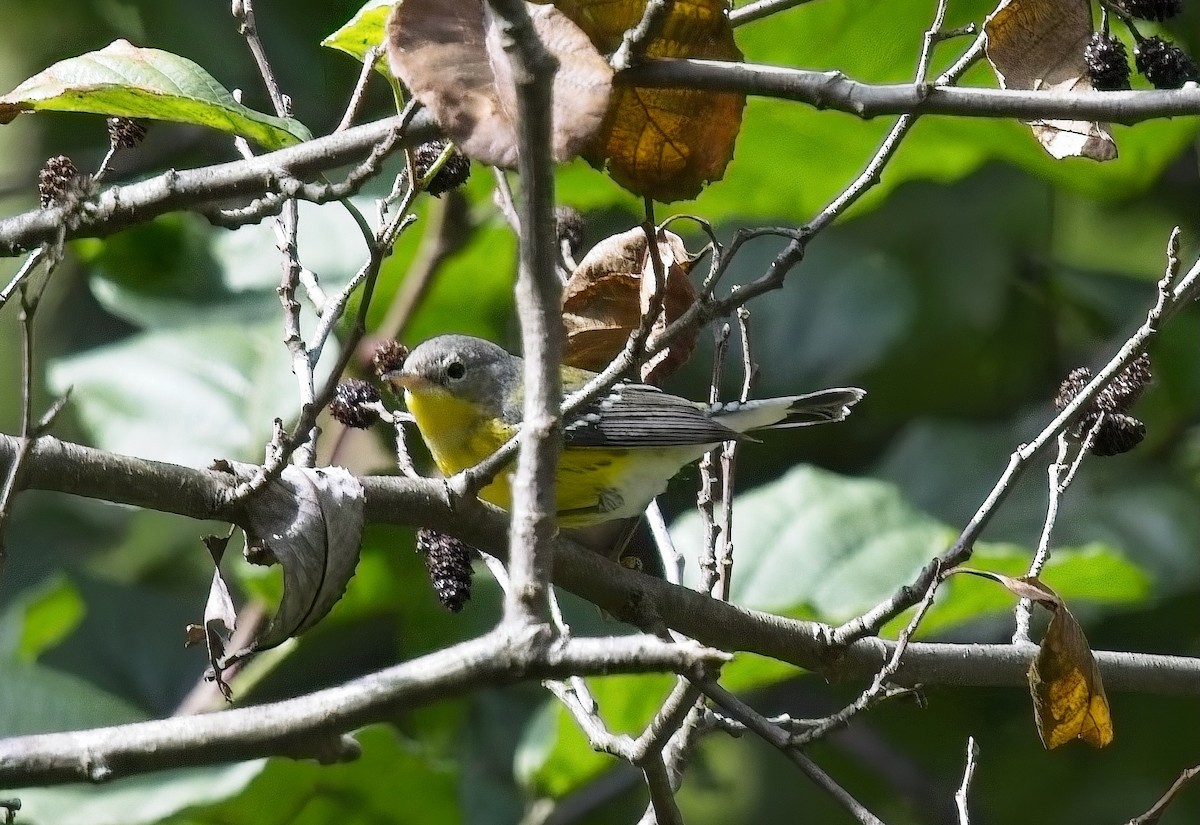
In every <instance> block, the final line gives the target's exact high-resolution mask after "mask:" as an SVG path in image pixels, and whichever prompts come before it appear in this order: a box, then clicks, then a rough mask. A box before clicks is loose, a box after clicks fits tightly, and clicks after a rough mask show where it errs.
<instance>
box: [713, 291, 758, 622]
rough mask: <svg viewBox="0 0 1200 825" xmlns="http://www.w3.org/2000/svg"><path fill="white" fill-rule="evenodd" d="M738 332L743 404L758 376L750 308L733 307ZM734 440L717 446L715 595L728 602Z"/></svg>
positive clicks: (730, 575)
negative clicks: (720, 539) (718, 525)
mask: <svg viewBox="0 0 1200 825" xmlns="http://www.w3.org/2000/svg"><path fill="white" fill-rule="evenodd" d="M737 322H738V333H739V337H740V338H741V341H742V391H741V393H740V394H739V395H738V400H739V401H741V402H742V403H743V404H744V403H746V402H747V401H748V400H749V399H750V388H751V386H753V384H754V378H755V376H757V375H758V365H757V364H755V363H754V358H753V355H752V354H751V349H750V311H749V310H747V309H746V308H745V307H738V309H737ZM737 446H738V442H736V441H726V442H725V443H724V444H723V445H722V446H721V532H722V533H723V534H724V536H725V541H724V542H723V543H722V546H721V547H722V549H721V552H720V554H718V557H717V595H718V598H720V599H721V600H722V601H726V602H727V601H729V588H730V585H731V582H732V580H733V470H734V466H735V460H736V458H737Z"/></svg>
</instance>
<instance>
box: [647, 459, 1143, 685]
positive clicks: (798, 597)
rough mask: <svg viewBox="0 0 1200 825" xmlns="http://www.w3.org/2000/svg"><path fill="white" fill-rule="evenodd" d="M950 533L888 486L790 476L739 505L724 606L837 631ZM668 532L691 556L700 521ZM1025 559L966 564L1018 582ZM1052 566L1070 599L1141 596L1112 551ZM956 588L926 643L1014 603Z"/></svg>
mask: <svg viewBox="0 0 1200 825" xmlns="http://www.w3.org/2000/svg"><path fill="white" fill-rule="evenodd" d="M955 532H956V531H954V530H952V529H951V528H949V527H947V526H946V525H943V524H941V523H940V522H938V521H936V520H935V519H933V518H931V517H930V516H928V515H926V514H924V513H921V512H920V511H918V510H916V509H914V508H913V507H912V506H910V505H909V504H908V503H907V502H906V501H905V500H904V499H903V497H902V496H901V495H900V492H899V490H898V488H896V487H894V486H893V485H891V484H887V483H885V482H881V481H875V480H871V479H851V478H844V477H841V476H837V475H835V474H833V473H829V472H826V471H824V470H819V469H816V468H813V467H803V466H802V467H797V468H795V469H793V470H792V471H791V472H789V473H788V474H787V475H785V476H783V477H782V478H780V479H779V480H778V481H775V482H773V483H771V484H767V485H764V486H762V487H759V488H757V489H755V490H751V491H749V492H746V493H742V494H741V495H739V496H738V498H737V500H736V503H735V507H734V519H733V533H734V547H735V551H734V552H735V555H734V559H735V562H734V567H733V580H732V588H731V594H730V598H731V601H733V602H734V603H735V604H739V605H742V606H744V607H750V608H754V609H757V610H764V611H768V612H772V613H779V614H784V615H789V616H796V617H812V618H816V619H819V620H821V621H827V622H834V623H840V622H844V621H846V620H848V619H850V618H853V617H854V616H857V615H859V614H861V613H862V612H864V611H865V610H867V609H868V608H870V607H872V606H874V605H875V604H877V603H878V602H880V601H881V600H882V599H884V598H886V597H887V596H888V595H890V594H891V593H893V592H895V590H896V589H897V588H898V587H900V586H901V585H903V584H906V583H907V582H910V581H912V579H913V577H914V576H915V575H916V573H917V572H918V571H919V570H920V569H921V567H923V566H924V565H925V564H926V563H927V562H928V561H929V560H930V559H932V558H933V557H934V556H936V555H938V554H939V553H941V552H942V551H944V550H945V549H946V547H948V546H949V544H950V542H951V541H953V539H954V536H955ZM671 533H672V537H673V538H674V540H675V542H676V547H677V548H678V549H680V550H681V552H683V553H684V554H685V555H687V556H689V557H695V556H694V554H696V553H698V552H699V550H700V522H699V516H698V515H694V514H690V513H689V514H688V515H686V516H684V517H683V518H681V519H679V520H678V521H677V522H676V523H675V525H673V527H672V531H671ZM1032 556H1033V551H1032V550H1029V549H1023V548H1019V547H1016V546H1014V545H987V544H980V545H979V546H978V547H977V549H976V556H975V558H974V560H973V561H972V564H973V565H975V566H979V567H986V568H987V569H997V568H998V569H999V570H1000V571H1001V572H1015V573H1016V574H1018V575H1019V574H1021V573H1023V572H1024V570H1025V568H1026V567H1027V566H1028V564H1029V560H1030V559H1031V558H1032ZM1053 558H1054V562H1053V564H1052V565H1051V568H1050V569H1048V570H1047V572H1046V576H1047V580H1048V581H1050V582H1051V584H1052V586H1057V582H1058V581H1060V579H1059V576H1060V575H1061V576H1062V578H1061V581H1062V584H1063V586H1064V589H1065V590H1067V591H1068V592H1064V593H1063V595H1064V596H1065V597H1067V598H1076V599H1093V600H1100V601H1134V600H1137V599H1140V598H1143V597H1144V596H1145V595H1146V593H1147V590H1148V583H1147V580H1146V577H1145V575H1144V574H1142V573H1140V571H1138V570H1137V568H1136V567H1135V566H1134V565H1132V564H1131V563H1130V562H1128V561H1126V560H1124V559H1123V558H1121V556H1120V554H1119V553H1117V552H1116V551H1115V550H1112V549H1110V548H1105V547H1101V546H1090V547H1086V548H1083V549H1081V550H1065V549H1064V550H1056V551H1055V553H1054V557H1053ZM993 565H995V567H993ZM1056 568H1058V569H1056ZM1060 571H1062V572H1060ZM1084 571H1090V572H1087V573H1086V574H1085V572H1084ZM961 589H962V588H960V587H958V586H957V583H956V582H952V583H948V584H947V585H946V590H947V592H946V595H944V596H942V598H941V599H939V601H938V603H937V607H935V608H934V611H933V612H934V613H936V614H938V618H937V619H936V621H935V620H933V619H932V618H931V620H930V621H929V622H928V623H927V624H926V625H925V626H924V632H925V633H926V634H928V633H930V632H933V630H934V629H937V630H944V629H946V628H948V627H952V626H956V625H959V624H961V623H963V622H966V621H969V620H972V619H976V618H979V617H980V616H982V615H986V614H988V613H991V612H994V611H996V610H998V609H999V610H1003V609H1007V608H1008V607H1010V606H1011V603H1012V602H1011V599H1009V600H1007V601H1005V602H1003V603H1001V602H999V601H982V600H980V599H979V597H978V594H974V593H972V595H970V596H969V597H966V596H964V597H963V598H964V599H966V601H964V602H963V603H958V602H957V601H956V593H957V592H958V591H959V590H961ZM731 667H736V663H735V664H734V665H732V666H731Z"/></svg>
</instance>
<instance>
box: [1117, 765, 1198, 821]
mask: <svg viewBox="0 0 1200 825" xmlns="http://www.w3.org/2000/svg"><path fill="white" fill-rule="evenodd" d="M1197 776H1200V765H1196V766H1195V767H1194V768H1186V769H1184V770H1183V772H1182V773H1180V774H1179V776H1178V777H1177V778H1176V779H1175V781H1174V782H1173V783H1171V787H1169V788H1167V792H1166V793H1165V794H1163V795H1162V798H1161V799H1159V800H1158V801H1157V802H1155V803H1154V807H1152V808H1151V809H1150V810H1148V811H1146V813H1144V814H1142V815H1141V816H1135V817H1134V818H1133V819H1131V820H1129V823H1128V825H1155V823H1157V822H1158V821H1159V820H1160V819H1162V815H1163V813H1164V812H1165V811H1166V810H1167V806H1168V805H1170V804H1171V803H1172V802H1173V801H1174V800H1175V797H1176V796H1177V795H1178V794H1179V792H1180V791H1181V790H1183V786H1184V785H1186V784H1187V783H1189V782H1191V781H1192V780H1193V779H1195V778H1196V777H1197Z"/></svg>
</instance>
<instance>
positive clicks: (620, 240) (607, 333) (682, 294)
mask: <svg viewBox="0 0 1200 825" xmlns="http://www.w3.org/2000/svg"><path fill="white" fill-rule="evenodd" d="M656 246H657V254H658V260H659V263H660V264H661V270H662V272H663V274H664V275H665V276H666V281H667V282H666V285H665V287H662V288H661V289H660V288H659V285H658V281H657V275H656V272H655V264H654V261H653V260H651V258H650V255H649V248H650V245H649V244H648V243H647V236H646V230H645V229H643V228H642V227H640V226H639V227H635V228H633V229H630V230H629V231H627V232H622V233H621V234H619V235H613V236H612V237H609V238H606V239H604V240H603V241H601V242H600V243H598V244H596V245H595V246H594V247H592V249H591V250H590V251H589V252H588V254H587V255H586V256H585V257H584V259H583V260H582V261H580V262H579V266H578V267H577V268H576V270H575V273H574V274H573V275H572V276H571V279H570V280H569V281H567V284H566V286H565V287H564V288H563V327H564V329H565V330H566V352H565V353H564V357H563V362H564V363H566V364H569V365H571V366H574V367H581V368H583V369H589V370H602V369H604V368H605V367H606V366H608V362H609V361H611V360H612V359H613V358H614V357H615V356H616V355H617V354H618V353H619V352H621V350H622V349H624V348H625V342H626V341H627V340H628V339H629V336H630V334H631V333H632V332H633V331H634V330H636V329H637V328H638V327H639V326H640V325H641V323H642V318H643V317H645V316H647V315H649V313H650V312H651V311H652V310H653V309H654V307H653V306H652V304H653V299H654V297H655V295H656V294H657V293H660V292H661V296H662V304H661V307H660V308H659V309H658V311H657V314H656V315H655V318H654V325H653V326H652V327H651V329H650V335H649V339H648V341H647V343H649V344H653V343H654V342H655V340H656V339H657V338H658V336H660V335H661V334H662V332H663V331H664V330H665V329H666V328H667V326H668V325H669V324H671V323H672V322H673V321H675V320H676V319H677V318H678V317H679V316H680V315H682V314H683V313H684V312H686V311H687V310H688V308H689V307H690V306H691V305H692V304H693V303H694V302H695V300H696V291H695V289H694V288H693V287H692V282H691V280H689V278H688V274H689V273H690V272H691V269H692V265H693V263H694V262H693V260H692V258H691V256H690V255H689V254H688V251H687V248H686V247H685V246H684V244H683V240H682V239H681V238H680V237H679V236H678V235H676V234H675V233H673V232H668V231H666V230H662V231H660V232H659V233H658V237H657V244H656ZM696 335H697V332H696V330H694V329H693V330H689V331H688V332H686V333H685V334H682V335H680V336H678V337H677V338H675V339H674V340H673V341H672V342H671V345H670V346H669V347H667V348H666V349H664V350H663V351H662V352H659V353H658V354H657V355H655V356H654V357H653V358H651V359H650V360H649V361H647V362H646V363H645V364H643V365H642V369H641V378H642V380H643V381H646V382H648V383H651V384H655V383H659V382H661V381H662V380H663V379H664V378H666V377H667V376H668V375H670V374H671V373H673V372H675V370H677V369H679V367H680V366H682V365H683V363H684V362H685V361H687V359H688V357H689V356H690V355H691V354H692V351H693V350H694V349H695V347H696Z"/></svg>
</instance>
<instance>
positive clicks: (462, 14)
mask: <svg viewBox="0 0 1200 825" xmlns="http://www.w3.org/2000/svg"><path fill="white" fill-rule="evenodd" d="M526 5H527V7H528V11H529V16H530V18H531V19H532V21H533V25H534V28H535V29H536V30H537V34H538V37H539V38H540V39H541V41H542V43H543V45H545V47H546V49H547V50H549V52H550V53H551V54H553V55H554V57H555V58H557V60H558V64H559V67H558V71H557V72H555V75H554V88H553V111H552V114H551V130H552V133H551V150H552V153H553V156H554V159H555V160H556V161H563V160H569V159H570V158H573V157H575V156H576V155H578V154H579V153H580V151H581V150H582V149H583V147H584V146H585V145H586V144H587V142H588V141H589V140H590V139H591V138H592V136H593V135H594V134H595V133H596V130H597V129H598V128H599V127H600V124H601V122H602V120H603V118H604V114H605V111H606V110H607V107H608V99H609V95H610V92H611V89H612V69H611V68H610V67H609V65H608V62H607V61H606V60H605V59H604V57H603V56H601V54H600V53H599V52H598V51H596V48H595V46H593V45H592V43H591V41H590V40H588V37H587V35H585V34H584V33H583V32H582V31H581V30H580V29H579V27H578V26H576V25H575V24H574V23H572V22H571V21H570V20H569V19H568V18H567V17H566V16H565V15H563V14H562V13H561V12H560V11H559V10H558V9H556V8H554V7H553V6H534V5H531V4H526ZM387 52H388V62H389V65H390V66H391V69H392V72H393V74H395V75H396V77H398V78H400V79H401V80H402V81H403V82H404V84H405V85H406V86H407V87H408V88H409V89H410V90H411V91H412V93H413V95H415V96H416V98H417V99H418V100H420V101H421V103H422V104H424V105H425V106H426V107H427V108H428V109H429V110H430V111H431V112H432V113H433V116H434V118H435V119H436V120H437V122H438V125H439V126H441V128H442V130H443V131H444V132H445V133H446V136H447V137H449V138H450V139H451V140H452V141H454V143H455V144H456V145H457V146H458V148H459V149H460V150H462V152H463V154H465V155H467V156H468V157H472V158H475V159H476V160H478V161H481V162H483V163H487V164H491V165H494V166H502V167H506V168H513V167H515V166H516V164H517V136H516V134H517V133H516V127H515V122H516V118H517V103H516V87H515V85H514V82H513V78H512V75H511V71H510V69H509V62H508V58H507V56H506V55H505V54H504V50H503V47H502V45H501V40H500V31H499V27H498V25H497V21H496V18H495V17H494V15H493V14H492V11H491V7H490V6H489V5H488V4H487V3H485V2H481V1H480V0H459V1H458V2H453V3H447V2H444V0H401V2H399V3H397V4H396V5H395V6H394V7H393V9H392V12H391V15H390V16H389V18H388V23H387Z"/></svg>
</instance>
